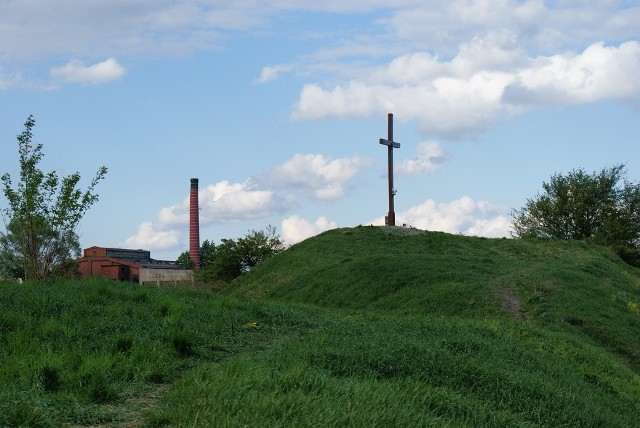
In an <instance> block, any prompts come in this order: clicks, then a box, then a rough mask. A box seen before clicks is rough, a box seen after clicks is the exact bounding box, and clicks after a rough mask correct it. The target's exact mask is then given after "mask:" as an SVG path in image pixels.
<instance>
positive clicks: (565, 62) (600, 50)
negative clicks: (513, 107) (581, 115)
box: [504, 42, 640, 105]
mask: <svg viewBox="0 0 640 428" xmlns="http://www.w3.org/2000/svg"><path fill="white" fill-rule="evenodd" d="M638 73H640V43H638V42H626V43H622V44H621V45H620V46H619V47H613V46H604V43H596V44H593V45H591V46H589V47H588V48H587V49H586V50H585V51H584V52H583V53H581V54H564V55H554V56H551V57H544V58H535V59H533V60H532V61H531V66H530V67H529V68H527V69H524V70H521V71H520V72H519V73H518V74H517V77H516V79H515V81H514V82H513V83H512V84H510V85H508V86H507V87H506V88H505V95H504V99H505V100H506V101H507V102H512V103H514V104H517V103H523V104H536V105H545V104H578V103H587V102H593V101H599V100H605V99H623V100H624V99H633V98H637V97H639V96H640V80H639V79H637V78H635V77H634V76H637V75H638Z"/></svg>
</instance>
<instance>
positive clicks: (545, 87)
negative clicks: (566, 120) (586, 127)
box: [292, 36, 640, 138]
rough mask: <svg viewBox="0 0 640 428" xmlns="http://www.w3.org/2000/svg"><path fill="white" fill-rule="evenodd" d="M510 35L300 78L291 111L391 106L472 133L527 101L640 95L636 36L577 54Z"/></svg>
mask: <svg viewBox="0 0 640 428" xmlns="http://www.w3.org/2000/svg"><path fill="white" fill-rule="evenodd" d="M510 49H515V48H514V47H513V46H512V45H511V44H510V43H509V42H508V37H505V36H503V37H489V38H488V39H486V38H485V39H474V41H473V42H472V43H469V44H466V45H464V46H463V47H462V48H461V49H460V52H459V53H458V55H457V56H456V57H454V58H453V59H451V60H450V61H445V60H440V59H438V58H437V57H434V56H432V55H430V54H427V53H415V54H410V55H405V56H402V57H399V58H396V59H395V60H394V61H392V62H391V63H390V64H389V65H387V66H384V67H380V68H378V69H377V70H376V71H375V72H374V73H371V74H370V75H369V76H367V77H365V76H363V77H361V78H359V79H352V80H351V81H349V82H348V83H346V84H338V85H335V86H332V87H331V86H329V87H326V88H323V87H322V86H320V85H318V84H308V85H305V86H304V88H303V89H302V91H301V94H300V99H299V101H298V103H297V105H296V107H295V109H294V112H293V114H292V115H293V117H294V118H312V119H317V118H322V117H348V116H368V115H371V114H374V113H384V112H388V111H393V112H394V113H395V114H396V116H397V117H398V118H401V119H402V120H405V121H407V120H412V119H415V120H417V122H418V128H419V130H420V131H422V132H424V133H431V134H437V135H440V136H443V137H448V138H459V137H462V136H465V135H468V134H477V133H479V132H482V131H484V130H486V129H488V128H489V127H490V126H492V125H493V124H494V123H496V122H497V121H499V120H502V119H503V118H504V117H508V116H510V115H513V114H517V113H518V112H521V111H523V110H524V109H525V107H526V108H530V107H534V106H537V105H547V104H566V103H584V102H593V101H599V100H607V99H625V100H627V99H637V98H638V97H640V81H639V80H638V79H636V77H635V76H637V75H639V74H640V43H638V42H626V43H623V44H621V45H620V46H618V47H615V46H610V47H605V46H604V45H603V44H602V43H596V44H593V45H591V46H589V47H588V48H587V49H585V50H584V52H582V53H580V54H570V55H569V54H567V55H562V56H559V55H555V56H551V57H544V56H539V57H533V58H529V57H526V56H525V55H524V54H523V53H522V52H520V51H518V50H510Z"/></svg>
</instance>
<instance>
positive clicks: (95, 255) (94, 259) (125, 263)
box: [76, 247, 184, 282]
mask: <svg viewBox="0 0 640 428" xmlns="http://www.w3.org/2000/svg"><path fill="white" fill-rule="evenodd" d="M76 261H77V262H78V264H79V268H80V273H81V274H82V276H83V277H84V278H87V277H90V276H101V277H103V278H109V279H113V280H116V281H131V282H141V281H140V274H141V271H143V270H149V269H152V270H154V271H156V272H158V273H160V272H165V271H167V270H175V271H180V270H182V271H184V269H183V268H182V267H181V266H180V265H178V264H176V263H175V262H171V261H167V260H154V259H152V258H151V253H150V252H149V251H147V250H129V249H125V248H103V247H90V248H85V250H84V256H83V257H81V258H79V259H77V260H76ZM155 277H156V278H159V276H158V275H155Z"/></svg>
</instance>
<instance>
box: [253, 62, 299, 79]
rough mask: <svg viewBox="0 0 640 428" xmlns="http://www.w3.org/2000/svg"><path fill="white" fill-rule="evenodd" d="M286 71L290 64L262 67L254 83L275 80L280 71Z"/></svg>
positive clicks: (288, 69)
mask: <svg viewBox="0 0 640 428" xmlns="http://www.w3.org/2000/svg"><path fill="white" fill-rule="evenodd" d="M288 71H291V66H289V65H285V64H281V65H275V66H267V67H263V68H262V71H261V72H260V77H258V78H257V79H256V80H255V81H254V83H267V82H270V81H272V80H276V79H277V78H278V77H279V76H280V74H281V73H286V72H288Z"/></svg>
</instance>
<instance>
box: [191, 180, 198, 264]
mask: <svg viewBox="0 0 640 428" xmlns="http://www.w3.org/2000/svg"><path fill="white" fill-rule="evenodd" d="M189 201H190V204H189V256H190V257H191V260H193V264H194V265H195V271H196V272H197V271H199V270H200V208H199V206H198V179H197V178H192V179H191V193H190V195H189Z"/></svg>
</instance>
